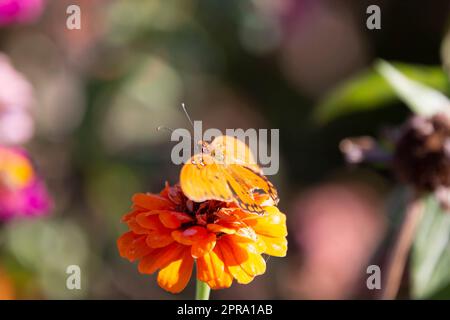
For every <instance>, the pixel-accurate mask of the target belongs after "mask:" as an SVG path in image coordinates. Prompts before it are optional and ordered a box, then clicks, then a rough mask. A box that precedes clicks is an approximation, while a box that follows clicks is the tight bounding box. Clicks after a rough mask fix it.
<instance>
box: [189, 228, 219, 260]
mask: <svg viewBox="0 0 450 320" xmlns="http://www.w3.org/2000/svg"><path fill="white" fill-rule="evenodd" d="M215 246H216V235H215V234H214V233H210V234H208V235H207V236H206V237H205V238H203V239H200V240H199V241H197V242H194V243H193V244H192V247H191V254H192V257H194V258H196V259H197V258H200V257H203V256H204V255H205V254H206V253H208V252H210V251H211V250H212V249H214V247H215Z"/></svg>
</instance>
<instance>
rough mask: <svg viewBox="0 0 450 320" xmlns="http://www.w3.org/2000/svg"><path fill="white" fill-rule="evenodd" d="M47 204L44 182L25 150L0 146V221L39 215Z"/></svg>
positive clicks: (48, 204) (45, 210)
mask: <svg viewBox="0 0 450 320" xmlns="http://www.w3.org/2000/svg"><path fill="white" fill-rule="evenodd" d="M50 207H51V200H50V197H49V195H48V193H47V190H46V188H45V185H44V183H43V182H42V181H41V179H40V178H39V177H38V176H37V175H36V172H35V171H34V168H33V165H32V163H31V161H30V159H29V158H28V156H27V155H26V153H25V152H24V151H22V150H19V149H16V148H7V147H0V220H3V221H4V220H8V219H10V218H13V217H19V216H35V215H42V214H45V213H47V212H48V211H49V209H50Z"/></svg>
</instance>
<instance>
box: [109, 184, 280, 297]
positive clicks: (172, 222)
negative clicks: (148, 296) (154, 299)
mask: <svg viewBox="0 0 450 320" xmlns="http://www.w3.org/2000/svg"><path fill="white" fill-rule="evenodd" d="M255 197H258V199H257V200H258V203H259V204H260V205H261V206H263V207H264V209H265V211H266V213H265V214H264V215H256V214H250V213H247V212H244V211H243V210H242V209H240V208H239V207H237V205H235V204H234V203H232V202H231V203H226V202H220V201H216V200H211V201H204V202H201V203H196V202H193V201H191V200H189V199H188V198H187V197H186V196H185V195H184V194H183V192H182V191H181V188H180V186H179V185H175V186H173V187H170V186H169V185H166V187H165V188H164V189H163V190H162V191H161V193H160V194H150V193H147V194H144V193H139V194H136V195H134V197H133V206H132V211H131V212H130V213H128V214H126V215H125V216H124V217H123V221H124V222H125V223H127V225H128V227H129V229H130V231H128V232H126V233H125V234H123V235H122V236H121V237H120V238H119V239H118V241H117V244H118V248H119V252H120V255H121V256H122V257H124V258H126V259H128V260H129V261H131V262H133V261H139V265H138V269H139V272H141V273H144V274H152V273H154V272H156V271H157V270H159V273H158V284H159V285H160V286H161V287H162V288H163V289H165V290H167V291H169V292H172V293H178V292H180V291H182V290H183V289H184V288H185V287H186V285H187V284H188V282H189V279H190V277H191V274H192V269H193V265H194V261H196V265H197V267H196V270H197V278H198V280H200V281H203V282H205V283H207V284H208V285H209V286H210V287H211V288H212V289H222V288H228V287H230V286H231V284H232V282H233V279H236V281H237V282H238V283H241V284H247V283H249V282H251V281H252V280H253V279H254V278H255V277H256V276H258V275H261V274H263V273H264V272H265V270H266V261H265V259H264V258H263V256H262V254H263V253H264V254H268V255H272V256H277V257H283V256H285V255H286V251H287V240H286V235H287V229H286V216H285V215H284V214H283V213H281V212H280V211H279V210H278V208H277V207H275V206H274V205H273V203H272V202H271V200H270V199H269V198H268V197H267V198H265V197H262V196H255Z"/></svg>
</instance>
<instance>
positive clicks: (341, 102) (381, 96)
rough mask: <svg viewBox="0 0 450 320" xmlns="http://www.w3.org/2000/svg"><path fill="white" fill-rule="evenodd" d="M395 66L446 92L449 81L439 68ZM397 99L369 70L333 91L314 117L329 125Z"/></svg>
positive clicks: (378, 74) (383, 80)
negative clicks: (346, 116) (339, 118)
mask: <svg viewBox="0 0 450 320" xmlns="http://www.w3.org/2000/svg"><path fill="white" fill-rule="evenodd" d="M393 66H394V67H395V68H396V69H398V70H399V71H401V72H402V73H403V74H405V75H406V76H407V77H408V78H410V79H413V80H416V81H419V82H421V83H424V84H426V85H428V86H430V87H432V88H435V89H437V90H439V91H446V90H447V86H448V81H447V77H446V75H445V73H444V72H443V71H442V69H441V68H440V67H437V66H431V67H430V66H421V65H411V64H404V63H394V64H393ZM396 99H398V97H397V94H396V91H395V90H394V88H393V87H391V86H390V85H389V83H388V82H387V81H386V80H385V79H384V77H383V76H382V75H381V74H380V73H378V72H377V71H376V70H375V69H373V68H370V69H368V70H366V71H364V72H362V73H360V74H358V75H356V76H355V77H353V78H351V79H349V80H348V81H347V82H345V83H343V84H342V85H340V86H338V87H337V88H336V89H335V90H333V91H332V92H331V93H330V94H329V95H328V96H327V97H326V98H325V99H324V100H323V101H322V102H321V103H320V104H319V105H318V107H317V109H316V111H315V117H316V119H317V120H318V121H320V122H322V123H323V122H329V121H331V120H334V119H335V118H337V117H340V116H343V115H346V114H351V113H354V112H363V111H367V110H374V109H378V108H381V107H384V106H386V105H387V104H389V103H391V102H393V101H395V100H396Z"/></svg>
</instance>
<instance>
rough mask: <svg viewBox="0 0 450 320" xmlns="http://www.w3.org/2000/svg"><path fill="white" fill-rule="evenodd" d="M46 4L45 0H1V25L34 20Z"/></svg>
mask: <svg viewBox="0 0 450 320" xmlns="http://www.w3.org/2000/svg"><path fill="white" fill-rule="evenodd" d="M44 5H45V1H44V0H0V26H2V25H9V24H12V23H28V22H34V21H35V20H36V19H37V18H38V17H39V16H40V15H41V14H42V11H43V9H44Z"/></svg>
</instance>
